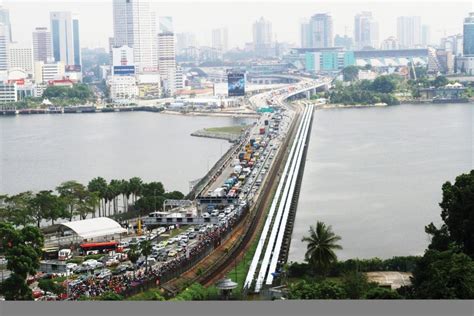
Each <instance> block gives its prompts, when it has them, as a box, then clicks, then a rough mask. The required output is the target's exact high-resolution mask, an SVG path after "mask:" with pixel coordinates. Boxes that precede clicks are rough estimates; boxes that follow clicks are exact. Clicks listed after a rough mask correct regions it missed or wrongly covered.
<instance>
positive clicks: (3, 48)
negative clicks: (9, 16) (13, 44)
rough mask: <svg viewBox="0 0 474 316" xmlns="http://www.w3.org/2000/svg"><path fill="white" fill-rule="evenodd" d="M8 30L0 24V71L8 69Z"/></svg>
mask: <svg viewBox="0 0 474 316" xmlns="http://www.w3.org/2000/svg"><path fill="white" fill-rule="evenodd" d="M9 30H10V28H9V27H8V26H7V25H5V24H3V23H0V71H1V70H7V69H8V53H9V50H8V47H9V46H10V40H9V39H10V35H9Z"/></svg>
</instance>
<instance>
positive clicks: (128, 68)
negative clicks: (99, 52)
mask: <svg viewBox="0 0 474 316" xmlns="http://www.w3.org/2000/svg"><path fill="white" fill-rule="evenodd" d="M133 52H134V49H133V48H131V47H129V46H125V45H124V46H121V47H115V48H112V75H122V76H124V75H128V76H133V75H135V59H134V56H133Z"/></svg>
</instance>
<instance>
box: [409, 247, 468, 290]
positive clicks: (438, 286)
mask: <svg viewBox="0 0 474 316" xmlns="http://www.w3.org/2000/svg"><path fill="white" fill-rule="evenodd" d="M412 289H413V296H414V297H413V298H416V299H473V298H474V262H473V261H472V259H471V258H470V257H469V256H468V255H466V254H464V253H459V252H457V251H455V250H447V251H438V250H427V251H426V252H425V255H424V256H423V257H422V258H421V260H420V261H419V263H418V265H417V267H416V268H415V270H414V271H413V277H412Z"/></svg>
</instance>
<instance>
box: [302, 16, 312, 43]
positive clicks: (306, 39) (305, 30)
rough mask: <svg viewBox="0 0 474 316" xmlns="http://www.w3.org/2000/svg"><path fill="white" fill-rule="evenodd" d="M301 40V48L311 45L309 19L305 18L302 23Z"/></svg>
mask: <svg viewBox="0 0 474 316" xmlns="http://www.w3.org/2000/svg"><path fill="white" fill-rule="evenodd" d="M300 40H301V42H300V43H301V44H300V47H301V48H305V47H311V32H310V26H309V21H308V20H303V21H301V23H300Z"/></svg>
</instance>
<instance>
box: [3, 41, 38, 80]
mask: <svg viewBox="0 0 474 316" xmlns="http://www.w3.org/2000/svg"><path fill="white" fill-rule="evenodd" d="M8 68H9V69H14V68H16V69H21V70H24V71H25V72H26V73H28V74H33V71H34V66H33V48H32V47H30V46H24V45H20V44H18V43H10V45H9V49H8Z"/></svg>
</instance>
